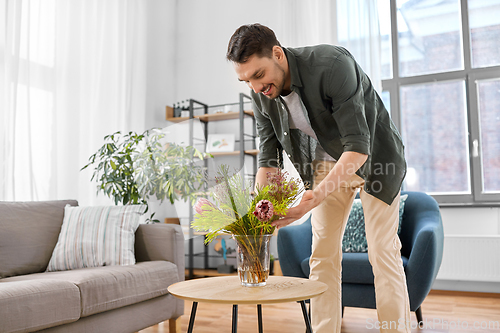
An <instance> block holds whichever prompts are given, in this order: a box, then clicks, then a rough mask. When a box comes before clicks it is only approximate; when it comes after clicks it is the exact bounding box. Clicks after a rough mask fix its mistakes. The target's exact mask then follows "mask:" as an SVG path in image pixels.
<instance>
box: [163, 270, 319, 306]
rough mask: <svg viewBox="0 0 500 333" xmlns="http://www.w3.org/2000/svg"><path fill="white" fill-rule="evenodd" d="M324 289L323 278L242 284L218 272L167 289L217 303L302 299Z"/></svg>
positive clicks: (182, 296)
mask: <svg viewBox="0 0 500 333" xmlns="http://www.w3.org/2000/svg"><path fill="white" fill-rule="evenodd" d="M327 289H328V287H327V285H326V284H324V283H323V282H319V281H312V280H309V279H302V278H294V277H288V276H270V277H269V279H268V280H267V283H266V285H265V286H263V287H244V286H242V285H241V282H240V278H239V277H238V276H218V277H212V278H203V279H194V280H188V281H183V282H178V283H175V284H173V285H171V286H170V287H168V291H169V292H170V293H171V294H172V295H174V296H176V297H178V298H180V299H183V300H187V301H193V302H206V303H219V304H270V303H285V302H295V301H303V300H306V299H310V298H313V297H316V296H318V295H321V294H322V293H324V292H325V291H326V290H327Z"/></svg>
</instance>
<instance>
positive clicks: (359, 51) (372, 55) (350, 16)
mask: <svg viewBox="0 0 500 333" xmlns="http://www.w3.org/2000/svg"><path fill="white" fill-rule="evenodd" d="M337 22H338V24H337V26H338V40H339V45H342V46H344V47H345V48H346V49H348V50H349V51H350V52H351V53H352V55H354V57H355V58H356V61H357V62H358V63H359V64H360V66H361V68H363V70H364V71H365V73H367V74H368V76H369V77H370V79H371V81H372V83H373V84H374V86H375V89H376V90H377V91H378V92H379V93H380V92H381V91H382V81H381V67H382V64H381V44H380V43H381V42H380V28H379V20H378V6H377V0H337Z"/></svg>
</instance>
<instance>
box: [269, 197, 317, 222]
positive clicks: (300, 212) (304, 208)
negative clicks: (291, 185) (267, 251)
mask: <svg viewBox="0 0 500 333" xmlns="http://www.w3.org/2000/svg"><path fill="white" fill-rule="evenodd" d="M320 202H321V200H320V199H319V198H318V196H317V195H315V193H314V192H313V191H311V190H308V191H305V192H304V195H303V196H302V200H300V203H299V204H298V205H297V206H295V207H292V208H290V209H289V210H288V212H287V214H286V216H285V217H283V218H281V219H279V220H276V221H274V222H273V223H271V225H272V226H274V227H276V228H277V229H279V228H281V227H286V226H287V225H289V224H290V223H292V222H294V221H296V220H298V219H300V218H301V217H302V216H304V215H305V214H307V213H308V212H309V211H310V210H311V209H313V208H314V207H316V206H317V205H319V203H320Z"/></svg>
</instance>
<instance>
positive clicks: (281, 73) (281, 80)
mask: <svg viewBox="0 0 500 333" xmlns="http://www.w3.org/2000/svg"><path fill="white" fill-rule="evenodd" d="M274 66H275V68H276V72H277V73H278V80H277V81H276V84H274V83H273V84H272V85H273V86H274V87H275V88H276V91H275V92H274V94H273V95H272V96H266V95H264V96H266V97H267V98H269V99H276V98H278V97H279V96H280V95H281V94H282V92H283V88H284V87H285V70H284V69H283V68H281V67H280V66H279V65H278V64H277V63H275V64H274Z"/></svg>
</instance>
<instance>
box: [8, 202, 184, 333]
mask: <svg viewBox="0 0 500 333" xmlns="http://www.w3.org/2000/svg"><path fill="white" fill-rule="evenodd" d="M66 204H70V205H73V206H76V205H78V203H77V202H76V201H74V200H69V201H45V202H0V333H7V332H35V331H42V332H71V333H75V332H76V333H78V332H107V333H108V332H109V333H112V332H117V333H118V332H119V333H125V332H136V331H138V330H141V329H144V328H146V327H149V326H152V325H154V324H156V323H159V322H162V321H165V320H167V319H168V320H170V330H171V331H172V330H176V324H177V323H178V320H177V319H178V318H179V317H180V316H181V315H182V314H183V313H184V303H183V301H181V300H179V299H177V298H175V297H174V296H172V295H170V294H169V293H168V291H167V288H168V286H169V285H171V284H173V283H176V282H178V281H182V280H184V236H183V234H182V230H181V228H180V226H178V225H168V224H144V225H140V226H139V229H138V230H137V232H136V237H135V255H136V261H137V263H136V264H135V265H129V266H105V267H97V268H84V269H77V270H71V271H62V272H45V269H46V267H47V265H48V263H49V260H50V257H51V255H52V251H53V249H54V247H55V245H56V243H57V239H58V236H59V231H60V229H61V225H62V221H63V215H64V206H65V205H66Z"/></svg>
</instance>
